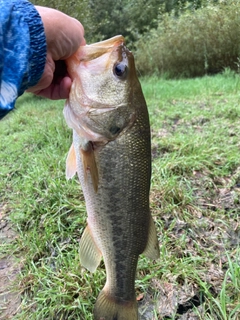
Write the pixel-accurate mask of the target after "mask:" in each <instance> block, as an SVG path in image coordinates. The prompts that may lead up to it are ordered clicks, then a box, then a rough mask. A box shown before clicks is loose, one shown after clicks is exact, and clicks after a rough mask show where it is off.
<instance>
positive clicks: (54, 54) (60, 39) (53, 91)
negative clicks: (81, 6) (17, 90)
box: [27, 6, 86, 100]
mask: <svg viewBox="0 0 240 320" xmlns="http://www.w3.org/2000/svg"><path fill="white" fill-rule="evenodd" d="M35 8H36V9H37V11H38V13H39V14H40V16H41V18H42V21H43V25H44V30H45V35H46V41H47V59H46V64H45V69H44V72H43V75H42V77H41V79H40V80H39V82H38V83H37V84H36V85H35V86H34V87H31V88H29V89H28V90H27V91H28V92H32V93H34V94H36V95H39V96H43V97H46V98H49V99H53V100H57V99H67V98H68V96H69V92H70V88H71V84H72V80H71V78H70V77H69V75H68V73H67V68H66V65H65V61H64V60H65V59H66V58H68V57H70V56H71V55H72V54H73V53H75V52H76V51H77V49H78V47H79V46H80V45H85V44H86V41H85V39H84V29H83V26H82V24H81V23H80V22H79V21H77V20H76V19H74V18H71V17H69V16H68V15H66V14H64V13H62V12H60V11H58V10H54V9H50V8H45V7H39V6H36V7H35Z"/></svg>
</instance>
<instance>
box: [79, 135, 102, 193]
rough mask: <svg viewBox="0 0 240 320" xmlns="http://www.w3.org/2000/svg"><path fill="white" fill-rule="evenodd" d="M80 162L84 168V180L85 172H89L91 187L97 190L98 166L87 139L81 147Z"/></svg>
mask: <svg viewBox="0 0 240 320" xmlns="http://www.w3.org/2000/svg"><path fill="white" fill-rule="evenodd" d="M81 155H82V162H83V168H84V175H85V181H86V180H87V172H90V175H91V179H92V183H93V188H94V190H95V192H97V191H98V179H99V177H98V168H97V164H96V160H95V155H94V150H93V146H92V143H91V142H90V141H89V142H88V143H87V144H86V145H85V146H84V148H81Z"/></svg>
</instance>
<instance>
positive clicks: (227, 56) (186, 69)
mask: <svg viewBox="0 0 240 320" xmlns="http://www.w3.org/2000/svg"><path fill="white" fill-rule="evenodd" d="M239 24H240V2H239V0H230V1H227V2H223V3H220V4H218V5H217V6H214V5H212V4H210V5H208V6H207V7H204V8H201V9H198V10H191V11H185V12H183V13H182V14H181V15H180V16H179V17H176V16H175V15H174V13H172V14H171V15H169V14H165V15H162V16H160V18H159V24H158V28H157V29H156V30H155V29H154V30H150V32H149V33H148V34H145V35H144V36H143V37H142V38H141V39H140V40H139V41H138V42H137V43H136V48H137V54H136V62H137V67H138V70H139V71H140V73H141V74H142V75H144V74H153V73H157V74H165V75H166V76H167V77H175V78H176V77H177V78H179V77H183V76H184V77H196V76H202V75H205V74H215V73H218V72H221V71H223V70H224V69H225V68H227V67H228V68H230V69H232V70H235V71H238V70H239V65H240V61H239V59H240V45H239V44H240V33H239Z"/></svg>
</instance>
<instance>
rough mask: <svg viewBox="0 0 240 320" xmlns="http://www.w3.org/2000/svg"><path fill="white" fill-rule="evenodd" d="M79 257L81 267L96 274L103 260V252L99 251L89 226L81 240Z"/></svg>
mask: <svg viewBox="0 0 240 320" xmlns="http://www.w3.org/2000/svg"><path fill="white" fill-rule="evenodd" d="M79 255H80V262H81V265H82V266H84V267H85V268H86V269H88V270H89V271H90V272H94V271H95V270H96V269H97V267H98V265H99V263H100V261H101V258H102V254H101V251H100V250H99V249H98V247H97V245H96V243H95V241H94V239H93V237H92V235H91V231H90V229H89V227H88V226H87V227H86V229H85V230H84V232H83V235H82V238H81V240H80V248H79Z"/></svg>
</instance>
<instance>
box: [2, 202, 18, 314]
mask: <svg viewBox="0 0 240 320" xmlns="http://www.w3.org/2000/svg"><path fill="white" fill-rule="evenodd" d="M6 211H7V210H6V206H3V205H1V206H0V243H1V246H2V247H4V245H5V244H8V243H10V242H11V241H13V240H14V239H15V237H16V234H15V232H14V231H13V230H12V228H11V224H10V222H9V220H8V219H7V214H6ZM19 272H20V265H19V264H17V263H16V257H14V256H6V255H4V254H1V255H0V320H6V319H12V317H13V316H14V315H15V314H16V313H17V312H18V310H19V307H20V304H21V298H20V294H19V293H17V292H16V291H15V290H14V287H15V282H16V279H17V275H18V273H19Z"/></svg>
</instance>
